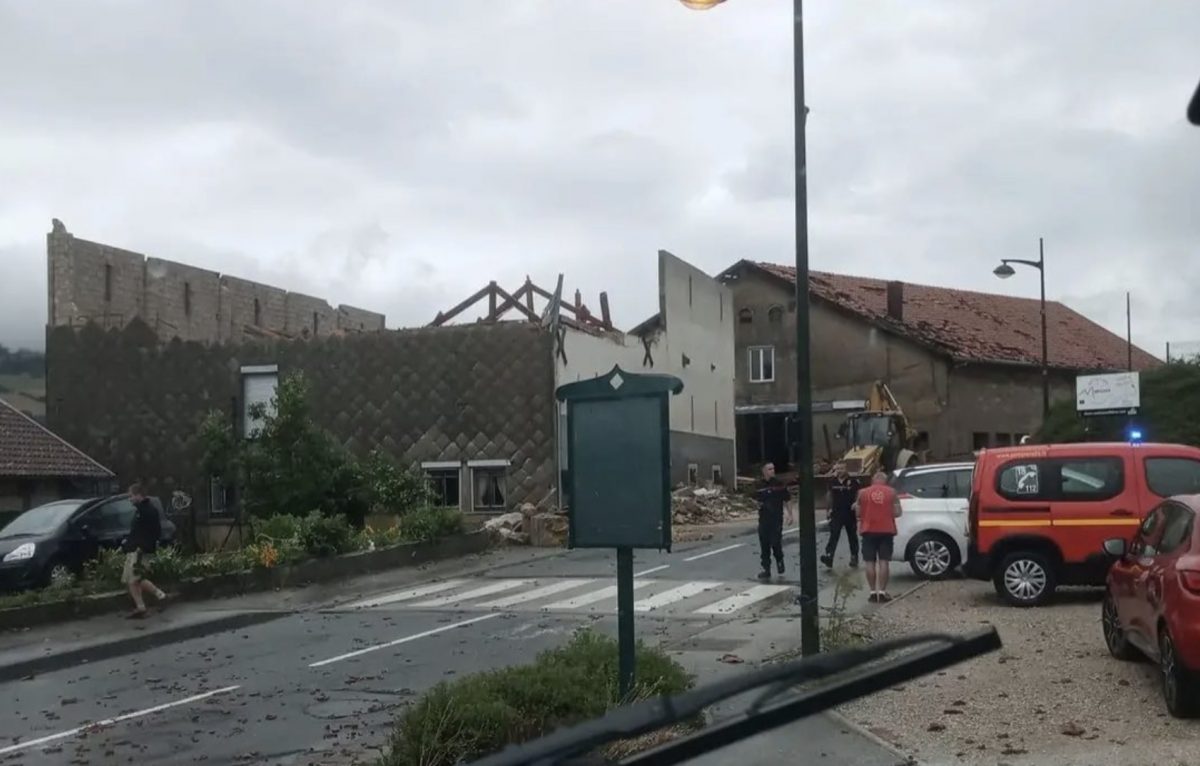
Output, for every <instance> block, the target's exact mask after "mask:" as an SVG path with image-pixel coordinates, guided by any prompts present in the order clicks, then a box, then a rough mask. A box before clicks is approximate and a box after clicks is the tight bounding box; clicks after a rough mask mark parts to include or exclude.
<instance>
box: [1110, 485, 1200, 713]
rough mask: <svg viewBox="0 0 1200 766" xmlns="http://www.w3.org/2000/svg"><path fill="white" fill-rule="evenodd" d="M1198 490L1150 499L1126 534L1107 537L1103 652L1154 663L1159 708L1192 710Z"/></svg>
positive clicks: (1199, 594)
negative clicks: (1164, 705)
mask: <svg viewBox="0 0 1200 766" xmlns="http://www.w3.org/2000/svg"><path fill="white" fill-rule="evenodd" d="M1197 515H1200V495H1187V496H1179V497H1172V498H1170V499H1169V500H1167V501H1165V502H1163V503H1161V504H1159V505H1158V506H1156V507H1155V508H1154V509H1153V510H1152V511H1151V512H1150V513H1149V514H1147V516H1146V518H1145V520H1143V521H1142V523H1141V525H1140V526H1139V527H1138V531H1137V534H1136V535H1134V537H1133V539H1132V540H1130V541H1128V542H1126V541H1125V540H1124V539H1121V538H1117V539H1112V540H1107V541H1105V543H1104V550H1105V552H1106V553H1108V554H1109V555H1110V556H1112V557H1113V558H1114V559H1115V561H1114V562H1113V565H1112V568H1111V569H1110V570H1109V572H1108V582H1107V591H1106V593H1105V594H1104V607H1103V614H1102V618H1103V619H1102V622H1103V625H1104V641H1105V643H1107V644H1108V651H1109V652H1111V653H1112V656H1114V657H1116V658H1117V659H1120V660H1130V659H1134V658H1136V657H1137V656H1138V655H1145V656H1146V657H1148V658H1150V659H1151V660H1154V661H1156V662H1157V663H1158V665H1159V669H1160V672H1161V675H1162V685H1163V697H1164V699H1165V700H1166V703H1167V710H1168V711H1169V712H1170V713H1171V715H1173V716H1176V717H1178V718H1192V717H1195V716H1197V715H1200V524H1197V523H1196V517H1197Z"/></svg>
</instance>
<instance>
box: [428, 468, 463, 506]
mask: <svg viewBox="0 0 1200 766" xmlns="http://www.w3.org/2000/svg"><path fill="white" fill-rule="evenodd" d="M421 468H422V469H423V470H424V471H425V477H426V478H427V479H428V480H429V486H430V488H431V489H432V490H433V501H434V503H436V504H437V505H439V506H441V507H443V508H461V507H462V470H461V466H460V465H459V463H457V462H446V463H422V464H421Z"/></svg>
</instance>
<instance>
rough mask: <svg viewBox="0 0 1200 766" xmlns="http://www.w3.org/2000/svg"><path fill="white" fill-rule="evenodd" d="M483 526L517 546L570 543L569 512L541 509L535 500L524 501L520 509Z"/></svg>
mask: <svg viewBox="0 0 1200 766" xmlns="http://www.w3.org/2000/svg"><path fill="white" fill-rule="evenodd" d="M483 528H484V529H486V530H488V531H489V532H491V533H492V534H494V535H495V536H496V537H498V538H500V539H501V540H504V541H506V542H510V543H514V544H516V545H535V546H538V547H543V548H563V547H565V546H566V544H567V515H566V514H565V513H557V512H554V511H545V512H543V511H539V510H538V507H537V506H535V505H534V504H533V503H525V504H524V505H522V506H521V510H519V511H513V512H512V513H505V514H502V515H500V516H496V517H495V518H491V519H488V520H487V521H485V522H484V523H483Z"/></svg>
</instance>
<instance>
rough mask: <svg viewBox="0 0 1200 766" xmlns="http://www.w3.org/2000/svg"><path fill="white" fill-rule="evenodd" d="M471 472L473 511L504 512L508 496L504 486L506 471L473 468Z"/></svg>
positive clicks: (499, 468) (500, 468) (498, 468)
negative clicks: (472, 476) (473, 484)
mask: <svg viewBox="0 0 1200 766" xmlns="http://www.w3.org/2000/svg"><path fill="white" fill-rule="evenodd" d="M472 472H473V473H474V476H475V504H474V508H473V510H476V511H502V510H504V508H505V507H506V505H505V498H506V497H507V496H508V488H507V487H506V486H505V479H506V477H507V474H508V469H507V468H503V467H497V468H491V467H488V468H474V469H472Z"/></svg>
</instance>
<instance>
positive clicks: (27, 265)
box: [0, 0, 1200, 354]
mask: <svg viewBox="0 0 1200 766" xmlns="http://www.w3.org/2000/svg"><path fill="white" fill-rule="evenodd" d="M790 5H791V4H790V3H789V2H787V0H729V2H727V3H726V4H725V5H723V6H720V7H718V8H717V9H715V10H713V11H709V12H705V13H697V12H693V11H688V10H686V9H685V8H684V7H683V6H682V5H680V4H679V3H678V2H675V0H591V1H590V2H584V1H583V0H502V1H493V2H483V0H439V1H438V2H424V1H421V2H418V0H400V1H399V2H397V1H396V0H378V1H377V2H372V1H369V0H368V1H365V2H355V3H333V2H325V3H296V2H283V1H280V2H215V1H214V0H204V1H203V2H199V1H196V2H184V1H182V0H171V1H170V2H162V1H161V0H159V1H158V2H149V1H147V2H140V1H139V2H134V1H132V0H131V1H130V2H98V1H97V0H86V1H83V0H81V1H79V2H56V3H54V4H53V8H52V10H51V9H48V8H46V7H44V5H43V4H41V3H32V2H26V1H25V0H0V342H2V343H6V344H9V345H14V344H15V345H29V346H37V347H40V346H41V345H42V343H43V341H42V335H43V330H42V326H43V324H44V322H45V317H46V305H45V304H46V300H45V294H46V277H45V271H46V267H45V233H46V232H47V231H48V230H49V228H50V219H51V218H52V217H57V218H60V219H62V220H63V221H64V222H65V223H66V225H67V227H68V229H69V230H70V231H71V232H72V233H74V234H75V235H76V236H79V237H83V238H85V239H92V240H99V241H101V242H106V243H109V244H113V245H117V246H121V247H125V248H128V249H132V250H137V251H139V252H143V253H148V254H152V255H156V256H159V257H163V258H171V259H175V260H181V261H185V262H188V263H193V264H195V265H199V266H205V267H208V268H211V269H215V270H218V271H222V272H225V273H230V274H234V275H238V276H243V277H248V278H252V279H259V280H262V281H266V282H269V283H273V284H276V285H278V286H281V287H284V288H288V289H292V290H298V291H303V292H309V293H312V294H315V295H319V296H322V297H325V298H327V299H329V300H330V301H331V302H333V303H339V302H345V303H353V304H356V305H360V306H363V307H366V308H372V309H377V310H380V311H384V312H386V313H387V315H388V324H389V326H392V327H395V326H404V325H413V324H421V323H424V322H427V321H429V319H431V318H432V316H433V315H434V314H435V313H436V312H437V311H438V310H439V309H442V308H446V307H448V306H450V305H453V304H454V303H456V302H458V301H459V300H460V299H461V298H463V297H465V296H466V295H468V294H470V293H471V292H473V291H474V290H476V289H477V288H478V287H480V286H482V285H483V284H484V283H486V282H487V281H488V280H489V279H496V280H498V281H500V282H501V284H502V285H509V286H512V287H515V286H516V285H518V284H519V283H520V282H521V281H522V280H523V279H524V277H525V275H526V274H529V275H531V276H532V277H533V278H534V279H535V281H539V282H541V283H543V284H545V285H547V286H552V285H553V282H554V280H555V277H556V275H557V274H558V273H559V272H560V271H561V272H564V273H565V277H566V284H567V287H568V289H573V288H574V287H576V286H577V287H579V288H581V289H582V290H583V292H584V295H585V300H586V301H589V302H590V303H592V304H593V305H595V304H596V303H597V301H596V293H598V292H599V291H600V290H602V289H603V290H608V292H609V295H610V298H611V301H612V305H613V312H614V319H615V320H616V321H617V322H618V323H619V324H620V325H622V326H624V327H630V326H632V325H633V324H635V323H637V322H638V321H640V320H642V319H644V318H645V317H646V316H648V315H649V314H651V313H653V312H654V311H655V310H656V306H655V301H656V285H655V279H656V271H655V253H656V251H657V250H658V249H659V248H664V249H667V250H671V251H672V252H674V253H676V254H677V255H680V256H681V257H683V258H685V259H688V260H690V261H692V262H693V263H695V264H697V265H699V266H700V267H702V268H704V269H706V270H708V271H710V272H712V273H716V272H718V271H720V270H721V269H723V268H725V267H726V266H728V265H730V264H731V263H733V262H735V261H736V260H738V259H739V258H753V259H757V260H769V261H777V262H784V263H788V262H791V260H792V258H793V257H794V256H793V254H794V238H793V228H792V222H793V204H792V194H793V182H792V157H793V152H792V129H793V119H792V114H793V112H792V86H791V71H792V58H791V57H792V47H791V24H790V22H791V11H790ZM805 21H806V43H805V44H806V47H807V51H806V53H807V63H806V66H807V78H806V80H807V87H808V99H807V100H808V103H809V107H810V108H811V110H812V111H811V114H810V117H809V125H808V157H809V172H808V176H809V195H810V226H811V240H810V241H811V254H812V255H811V257H812V265H813V267H814V268H818V269H823V270H831V271H841V272H845V273H851V274H859V275H867V276H876V277H886V278H896V279H903V280H907V281H913V282H925V283H929V284H938V285H946V286H952V287H969V288H975V289H983V290H990V291H997V292H1011V293H1013V294H1018V295H1026V296H1031V297H1035V296H1036V295H1037V275H1036V272H1034V271H1032V270H1022V271H1021V272H1020V274H1019V278H1013V279H1010V280H1008V281H1007V282H1000V281H999V280H997V279H995V278H994V277H993V276H992V274H991V271H992V268H993V267H994V266H995V265H996V262H997V260H998V259H999V258H1001V257H1005V256H1007V257H1024V258H1036V257H1037V238H1038V236H1039V235H1040V236H1045V237H1046V258H1047V262H1048V269H1047V275H1048V287H1047V289H1048V292H1049V294H1050V297H1052V298H1055V299H1060V300H1064V301H1065V302H1067V303H1068V304H1069V305H1071V306H1072V307H1074V308H1076V309H1078V310H1080V311H1082V312H1084V313H1085V314H1087V315H1088V316H1090V317H1092V318H1093V319H1095V320H1097V321H1099V322H1101V323H1102V324H1104V325H1106V326H1108V327H1109V328H1111V329H1114V330H1116V331H1118V332H1121V333H1123V332H1124V324H1125V322H1124V291H1125V290H1126V289H1131V290H1132V291H1133V306H1134V336H1135V340H1136V341H1138V342H1139V343H1140V344H1141V345H1143V346H1144V347H1145V348H1147V349H1148V350H1150V351H1152V352H1154V353H1158V354H1161V353H1162V350H1163V344H1164V343H1165V342H1166V341H1176V342H1178V341H1188V340H1191V341H1200V299H1198V298H1197V297H1196V296H1197V289H1196V288H1197V286H1198V285H1200V259H1197V258H1196V254H1197V253H1196V250H1197V247H1198V245H1200V128H1195V127H1189V126H1188V125H1187V123H1186V121H1185V119H1184V111H1185V106H1186V103H1187V100H1188V98H1189V97H1190V95H1191V91H1192V89H1193V88H1194V87H1195V85H1196V82H1197V80H1198V79H1200V56H1198V55H1197V49H1196V40H1197V39H1200V3H1198V2H1196V1H1195V0H1177V1H1173V0H1155V2H1153V3H1132V2H1128V1H1127V0H1122V1H1120V2H1114V1H1103V2H1102V1H1100V0H1057V1H1056V2H1051V3H1047V2H1044V0H1025V1H1022V2H1014V1H1012V0H1005V2H999V0H995V1H993V2H982V1H978V2H977V1H973V0H921V2H911V1H910V0H871V1H870V2H867V1H866V0H862V1H854V0H810V2H809V3H808V8H807V14H806V20H805Z"/></svg>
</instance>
